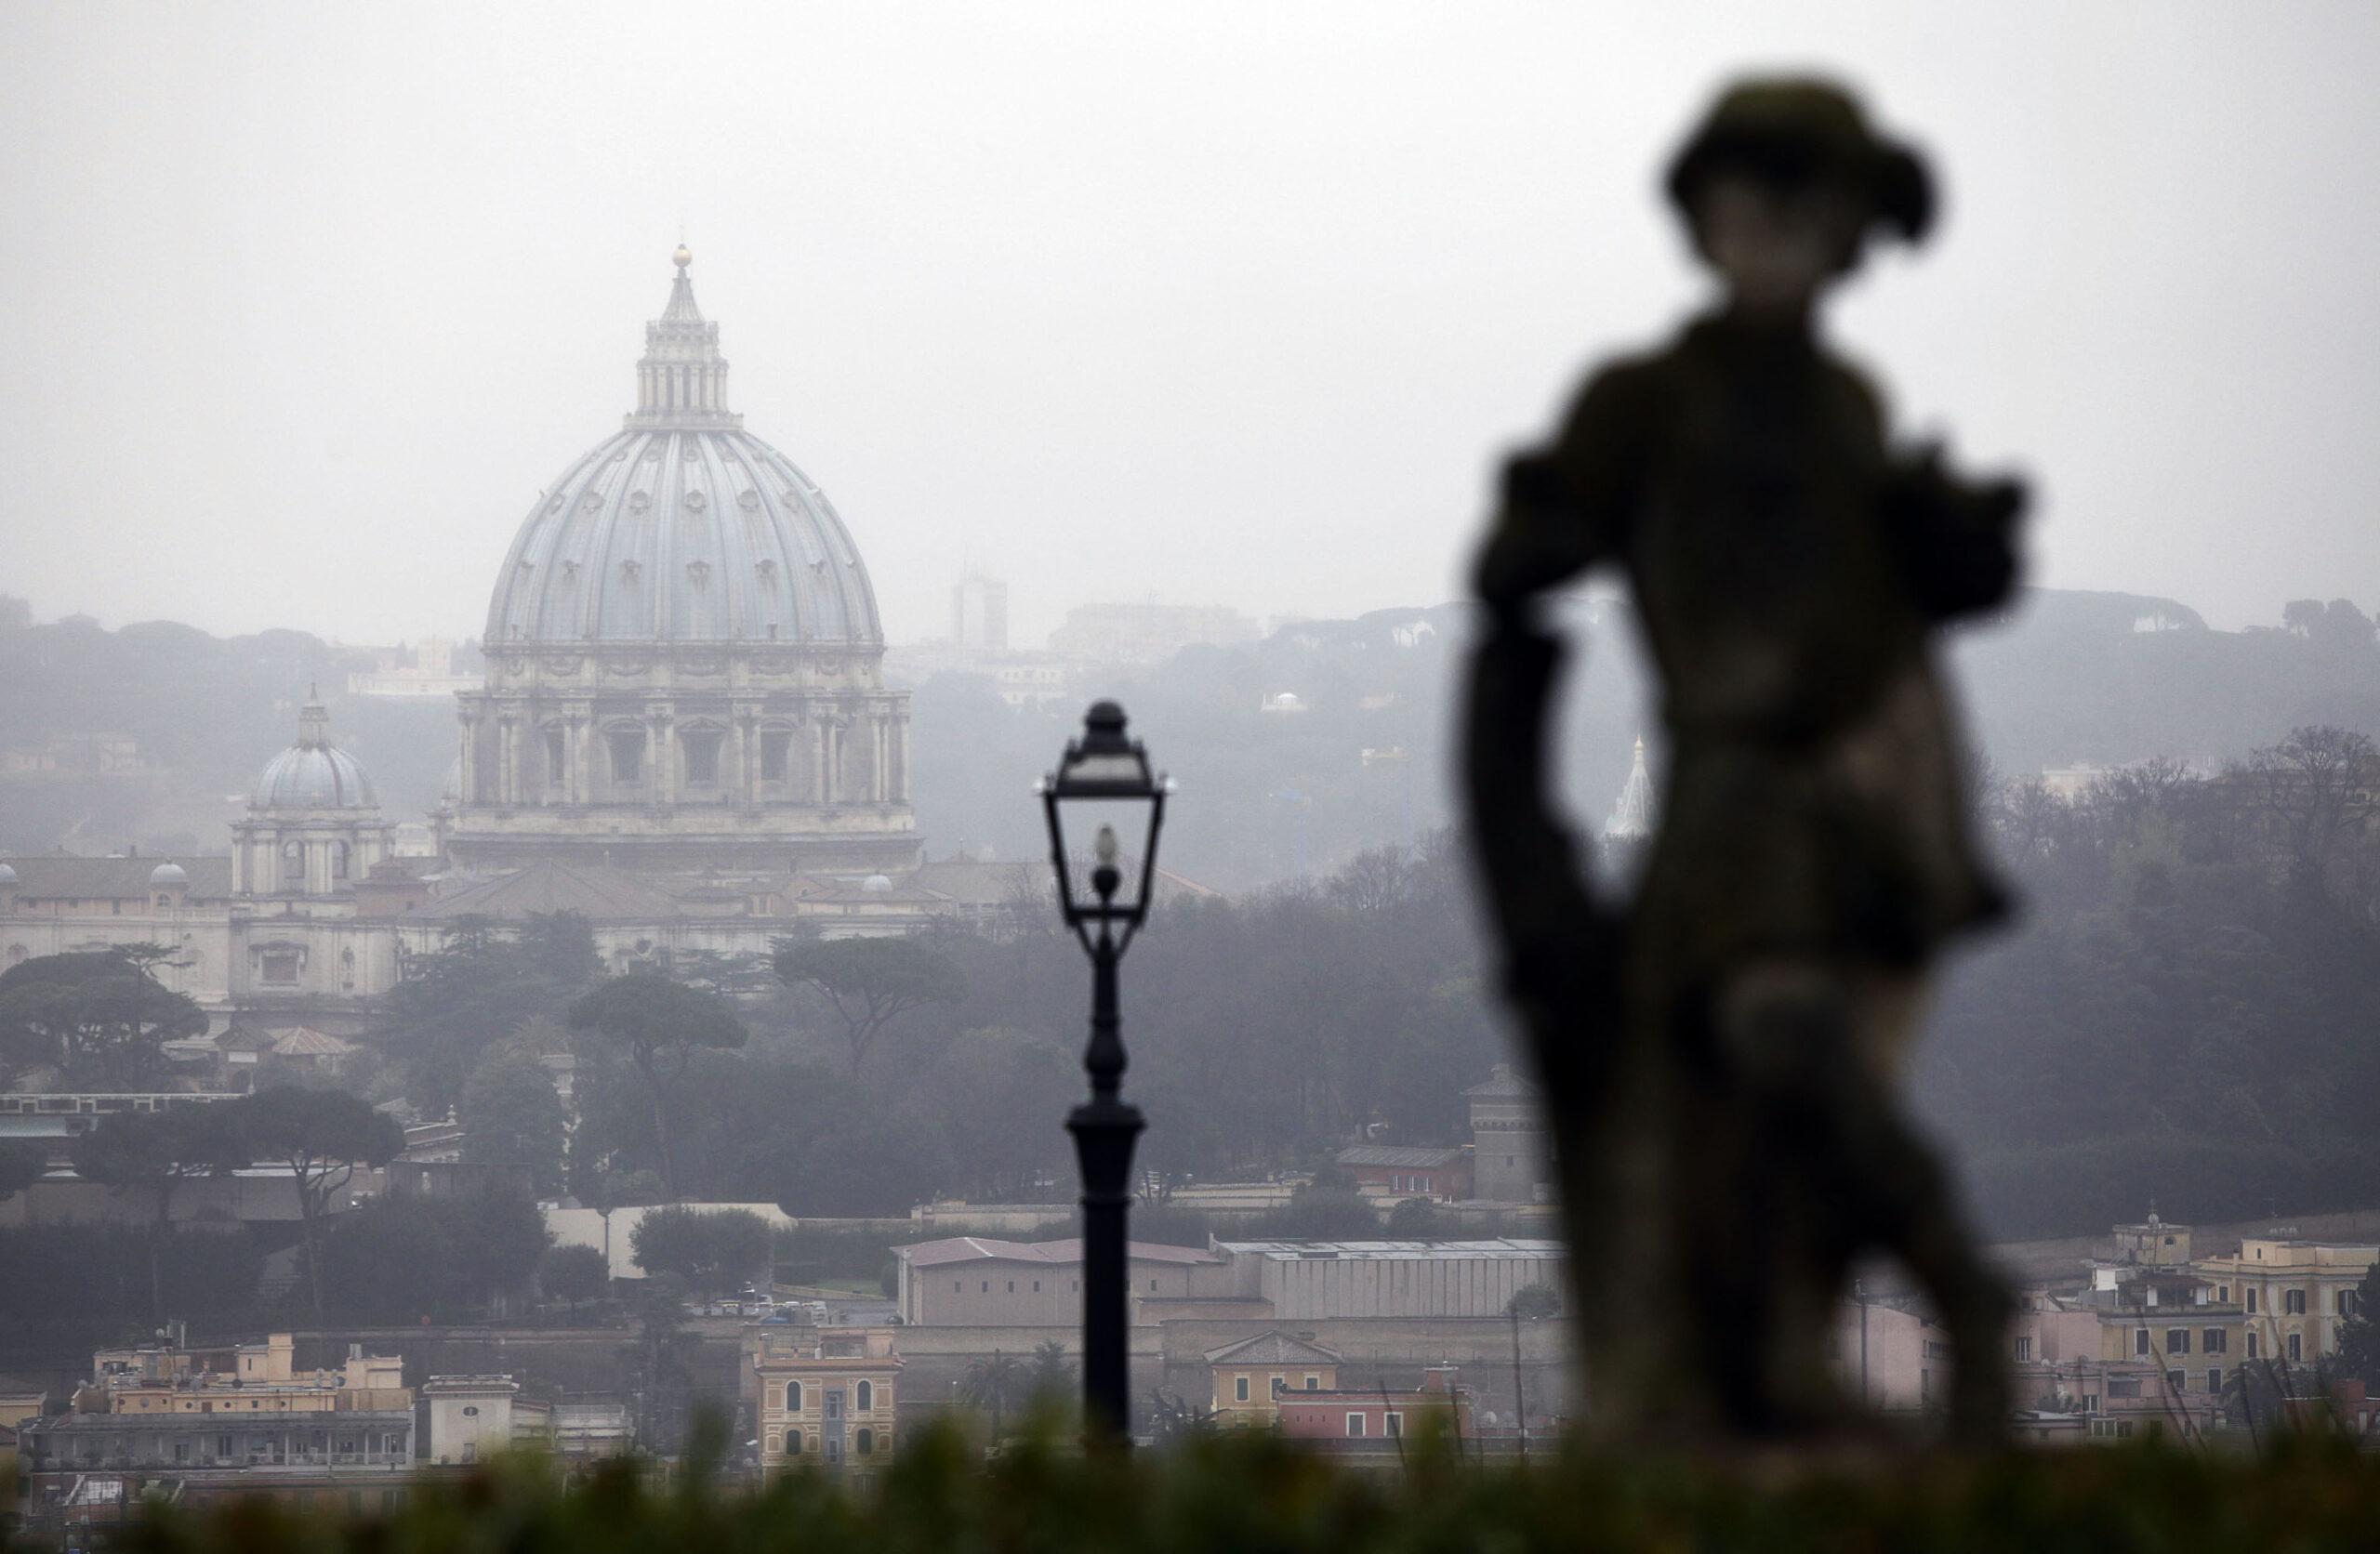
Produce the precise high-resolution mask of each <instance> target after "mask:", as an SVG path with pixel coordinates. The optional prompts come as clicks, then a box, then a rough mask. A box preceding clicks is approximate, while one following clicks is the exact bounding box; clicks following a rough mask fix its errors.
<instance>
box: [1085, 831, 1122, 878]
mask: <svg viewBox="0 0 2380 1554" xmlns="http://www.w3.org/2000/svg"><path fill="white" fill-rule="evenodd" d="M1118 850H1119V849H1118V848H1117V845H1116V828H1115V827H1114V826H1112V825H1103V826H1101V827H1100V828H1099V835H1098V836H1095V837H1093V838H1092V839H1091V851H1092V852H1094V853H1096V854H1097V855H1098V857H1099V861H1100V862H1101V863H1104V864H1106V865H1107V866H1108V867H1109V868H1114V867H1115V866H1116V854H1117V851H1118Z"/></svg>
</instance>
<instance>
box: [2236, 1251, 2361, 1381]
mask: <svg viewBox="0 0 2380 1554" xmlns="http://www.w3.org/2000/svg"><path fill="white" fill-rule="evenodd" d="M2374 1262H2380V1246H2357V1245H2329V1244H2326V1243H2322V1242H2318V1241H2299V1240H2294V1239H2289V1238H2283V1237H2278V1236H2267V1237H2261V1238H2257V1239H2254V1240H2246V1241H2242V1242H2241V1244H2240V1249H2239V1250H2238V1251H2237V1252H2234V1253H2232V1254H2231V1255H2230V1256H2228V1257H2217V1258H2200V1259H2199V1260H2198V1270H2199V1271H2200V1273H2202V1275H2204V1276H2205V1277H2206V1278H2208V1279H2211V1280H2214V1281H2215V1282H2216V1283H2217V1284H2222V1285H2225V1286H2228V1289H2229V1290H2230V1292H2231V1294H2232V1296H2233V1297H2234V1298H2235V1299H2237V1300H2238V1301H2239V1302H2240V1303H2241V1307H2242V1308H2243V1310H2244V1313H2245V1318H2246V1342H2245V1353H2244V1358H2246V1359H2250V1360H2271V1361H2275V1362H2278V1363H2290V1364H2310V1363H2313V1362H2315V1361H2317V1360H2323V1359H2327V1358H2329V1357H2330V1356H2331V1355H2334V1354H2335V1353H2337V1352H2338V1347H2339V1324H2341V1323H2344V1322H2345V1321H2347V1318H2348V1317H2350V1316H2353V1315H2354V1314H2355V1310H2356V1306H2355V1300H2356V1286H2357V1285H2358V1284H2361V1283H2362V1282H2363V1276H2364V1275H2365V1274H2366V1273H2368V1272H2370V1271H2372V1265H2373V1263H2374Z"/></svg>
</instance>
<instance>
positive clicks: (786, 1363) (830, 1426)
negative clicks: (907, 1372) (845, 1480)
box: [744, 1325, 901, 1483]
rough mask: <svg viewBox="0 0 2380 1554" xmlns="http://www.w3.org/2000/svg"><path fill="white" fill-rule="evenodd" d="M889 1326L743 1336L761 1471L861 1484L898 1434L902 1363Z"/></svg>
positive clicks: (753, 1331) (760, 1330) (759, 1330)
mask: <svg viewBox="0 0 2380 1554" xmlns="http://www.w3.org/2000/svg"><path fill="white" fill-rule="evenodd" d="M744 1364H745V1380H746V1391H747V1395H748V1396H750V1397H751V1398H752V1399H753V1404H754V1413H755V1416H756V1419H757V1422H758V1424H759V1426H760V1469H761V1471H762V1472H764V1473H769V1472H775V1471H778V1470H780V1469H782V1468H796V1467H805V1466H806V1467H812V1468H823V1469H826V1470H827V1471H829V1472H848V1473H850V1474H851V1475H852V1477H853V1478H854V1479H855V1480H857V1481H858V1482H862V1483H865V1482H867V1481H868V1480H869V1479H870V1478H872V1477H874V1472H875V1469H876V1468H879V1467H881V1466H882V1465H883V1464H884V1463H885V1462H886V1461H888V1460H889V1459H890V1458H891V1456H892V1455H893V1442H894V1439H895V1437H896V1435H897V1433H898V1432H897V1430H896V1429H895V1415H896V1411H897V1409H898V1406H899V1401H900V1399H899V1393H900V1388H899V1377H900V1371H901V1357H900V1356H899V1355H897V1354H895V1353H893V1329H892V1328H890V1327H804V1326H794V1325H789V1326H787V1327H785V1328H783V1329H782V1330H778V1331H771V1330H770V1329H768V1328H766V1327H754V1328H748V1329H747V1330H746V1333H745V1348H744Z"/></svg>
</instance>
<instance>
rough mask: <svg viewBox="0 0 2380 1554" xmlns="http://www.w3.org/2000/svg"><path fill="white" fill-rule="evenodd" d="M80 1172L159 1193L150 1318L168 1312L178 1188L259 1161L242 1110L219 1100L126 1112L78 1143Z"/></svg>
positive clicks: (154, 1223) (114, 1184)
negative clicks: (169, 1250) (167, 1253)
mask: <svg viewBox="0 0 2380 1554" xmlns="http://www.w3.org/2000/svg"><path fill="white" fill-rule="evenodd" d="M72 1154H73V1162H74V1172H75V1174H76V1175H77V1176H79V1177H81V1178H82V1179H84V1180H86V1181H96V1182H100V1183H103V1184H105V1185H106V1186H109V1187H112V1188H113V1189H115V1190H116V1191H117V1192H124V1191H126V1189H130V1188H145V1189H147V1190H148V1191H149V1192H151V1193H152V1194H154V1198H155V1208H154V1212H153V1218H152V1223H151V1226H150V1232H149V1284H150V1294H151V1302H150V1304H151V1311H150V1314H151V1316H152V1317H153V1318H155V1319H156V1320H158V1321H160V1322H162V1321H164V1320H165V1315H166V1310H165V1275H164V1268H163V1258H164V1242H165V1237H166V1236H167V1235H168V1234H169V1233H170V1232H171V1230H172V1225H173V1214H174V1194H175V1189H176V1188H178V1187H179V1186H180V1185H181V1183H183V1182H184V1181H187V1180H190V1179H192V1178H195V1177H208V1176H214V1175H216V1174H218V1172H223V1171H231V1170H237V1169H238V1168H239V1167H241V1166H243V1165H247V1164H248V1162H249V1160H250V1159H251V1158H252V1157H253V1152H252V1150H251V1149H250V1147H249V1143H248V1139H247V1136H246V1133H245V1129H243V1128H242V1126H241V1113H240V1110H239V1108H238V1107H236V1106H226V1105H222V1104H219V1103H216V1102H208V1103H205V1104H204V1105H191V1106H175V1107H168V1108H167V1109H166V1110H165V1111H163V1112H121V1113H116V1114H115V1115H113V1116H111V1117H108V1118H107V1119H105V1120H104V1121H102V1122H101V1123H100V1124H99V1126H98V1127H96V1128H93V1129H92V1130H91V1131H90V1132H88V1133H86V1134H84V1135H82V1136H81V1137H80V1138H78V1139H75V1140H74V1143H73V1151H72Z"/></svg>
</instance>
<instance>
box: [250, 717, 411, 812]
mask: <svg viewBox="0 0 2380 1554" xmlns="http://www.w3.org/2000/svg"><path fill="white" fill-rule="evenodd" d="M330 722H331V719H330V713H329V711H328V710H327V709H326V708H324V705H323V704H322V702H321V701H320V700H319V699H318V698H317V697H315V696H314V695H313V694H312V693H311V692H309V693H308V695H307V697H306V705H304V706H303V707H301V708H300V709H298V743H297V744H293V745H291V746H290V747H289V748H288V749H286V750H284V751H283V752H282V753H281V754H279V755H278V756H275V757H272V759H271V760H270V761H267V762H266V763H265V768H264V774H263V775H262V776H260V777H258V779H257V791H256V797H253V798H251V799H249V800H248V808H250V809H252V810H377V809H378V808H379V807H380V800H379V797H378V796H377V795H376V794H374V793H373V791H372V784H371V783H370V782H369V781H367V780H366V779H365V778H364V766H363V763H362V762H360V761H358V760H357V759H356V758H355V757H353V756H350V755H349V754H348V753H347V752H346V751H344V750H342V749H340V748H338V747H337V745H335V744H332V743H331V734H330Z"/></svg>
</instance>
